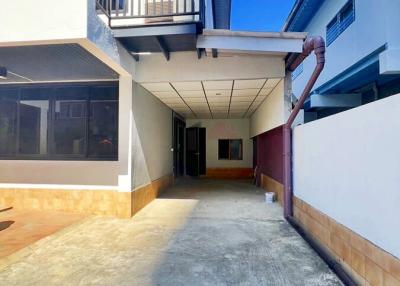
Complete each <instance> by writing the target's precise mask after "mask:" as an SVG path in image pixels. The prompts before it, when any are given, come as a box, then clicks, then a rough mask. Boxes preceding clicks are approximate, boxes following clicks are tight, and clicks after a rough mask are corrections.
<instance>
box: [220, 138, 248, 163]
mask: <svg viewBox="0 0 400 286" xmlns="http://www.w3.org/2000/svg"><path fill="white" fill-rule="evenodd" d="M220 141H228V143H229V144H228V146H229V149H228V154H229V157H228V158H221V155H220V150H219V145H220ZM232 141H240V157H239V159H237V158H234V159H232V153H231V142H232ZM218 160H221V161H243V139H242V138H238V139H218Z"/></svg>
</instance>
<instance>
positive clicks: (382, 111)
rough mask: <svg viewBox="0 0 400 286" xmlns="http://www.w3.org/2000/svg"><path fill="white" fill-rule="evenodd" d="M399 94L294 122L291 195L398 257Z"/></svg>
mask: <svg viewBox="0 0 400 286" xmlns="http://www.w3.org/2000/svg"><path fill="white" fill-rule="evenodd" d="M399 114H400V95H395V96H392V97H389V98H386V99H382V100H380V101H376V102H373V103H370V104H367V105H363V106H361V107H358V108H355V109H352V110H349V111H346V112H342V113H339V114H336V115H333V116H330V117H327V118H324V119H320V120H318V121H313V122H311V123H307V124H305V125H301V126H297V127H296V128H295V129H294V136H293V142H294V145H293V152H294V157H293V168H294V169H293V172H294V180H293V184H294V186H293V187H294V194H295V196H297V197H299V198H300V199H302V200H304V201H305V202H307V203H309V204H310V205H311V206H313V207H314V208H316V209H318V210H320V211H322V212H323V213H325V214H327V215H328V216H330V217H332V218H333V219H335V220H336V221H338V222H339V223H341V224H343V225H345V226H346V227H348V228H350V229H352V230H353V231H355V232H356V233H358V234H360V235H361V236H363V237H365V238H366V239H368V240H370V241H371V242H373V243H375V244H376V245H378V246H380V247H381V248H383V249H384V250H386V251H388V252H390V253H392V254H393V255H395V256H397V257H400V243H399V237H400V220H399V206H400V159H399V158H400V148H399V142H400V135H399V132H398V130H400V120H399V118H398V117H399Z"/></svg>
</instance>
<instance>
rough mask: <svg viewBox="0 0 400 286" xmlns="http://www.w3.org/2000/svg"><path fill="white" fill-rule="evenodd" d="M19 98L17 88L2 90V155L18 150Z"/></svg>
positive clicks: (0, 103) (0, 96)
mask: <svg viewBox="0 0 400 286" xmlns="http://www.w3.org/2000/svg"><path fill="white" fill-rule="evenodd" d="M17 98H18V91H17V90H0V155H14V154H15V151H16V139H17Z"/></svg>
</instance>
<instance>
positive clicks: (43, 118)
mask: <svg viewBox="0 0 400 286" xmlns="http://www.w3.org/2000/svg"><path fill="white" fill-rule="evenodd" d="M0 157H3V158H7V159H8V158H9V157H11V158H12V157H18V158H20V159H21V158H23V159H60V160H63V159H64V158H65V159H67V158H70V159H75V158H79V159H83V158H88V157H90V158H91V159H94V158H98V159H102V158H107V160H108V159H116V158H117V157H118V86H117V85H105V86H100V85H96V86H89V85H87V86H83V85H70V86H55V85H49V86H34V85H32V86H23V87H15V88H14V87H13V88H2V87H0Z"/></svg>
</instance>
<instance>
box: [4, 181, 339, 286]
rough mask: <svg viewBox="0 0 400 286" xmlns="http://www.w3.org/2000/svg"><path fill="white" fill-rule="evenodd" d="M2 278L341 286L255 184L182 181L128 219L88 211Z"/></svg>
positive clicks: (60, 282) (65, 282) (30, 282)
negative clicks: (79, 220)
mask: <svg viewBox="0 0 400 286" xmlns="http://www.w3.org/2000/svg"><path fill="white" fill-rule="evenodd" d="M0 281H2V283H4V285H141V286H142V285H144V286H145V285H171V286H172V285H173V286H178V285H274V286H276V285H311V286H312V285H329V286H330V285H332V286H333V285H342V284H341V282H340V281H339V280H338V278H337V277H336V276H335V275H334V274H333V273H332V272H331V271H330V270H329V269H328V267H327V266H326V265H325V264H324V262H323V261H322V260H321V259H320V258H319V257H318V256H317V255H316V254H315V253H314V252H313V250H312V249H310V247H309V246H308V245H307V244H306V243H305V242H304V241H303V240H302V238H301V237H300V236H299V235H298V234H297V233H296V232H295V231H294V230H293V229H292V228H291V227H290V225H289V224H288V223H287V222H286V221H285V220H284V219H283V217H282V209H281V207H280V206H279V205H277V204H266V203H265V202H264V193H263V191H262V190H261V189H258V188H256V187H254V186H251V185H250V184H249V183H246V182H238V181H235V182H234V181H213V180H201V179H198V180H195V179H190V180H189V179H183V180H180V181H178V182H177V184H176V186H175V187H173V188H171V189H169V190H167V191H166V192H165V193H164V194H163V195H162V196H161V197H160V198H158V199H156V200H155V201H153V202H152V203H151V204H149V205H148V206H147V207H146V208H144V209H143V210H142V211H141V212H139V213H138V214H137V215H136V216H135V217H133V218H132V219H125V220H124V219H113V218H104V217H93V218H90V219H86V220H85V221H84V222H83V223H80V224H78V225H76V226H73V227H70V228H69V229H68V231H66V232H65V233H63V235H61V236H57V237H55V238H54V239H51V240H48V241H47V243H46V244H40V246H39V247H37V248H35V249H33V251H32V253H30V254H29V255H28V256H26V257H24V258H23V259H21V260H20V261H18V262H15V263H13V264H11V265H9V266H8V267H7V268H5V269H3V271H2V272H0Z"/></svg>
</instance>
